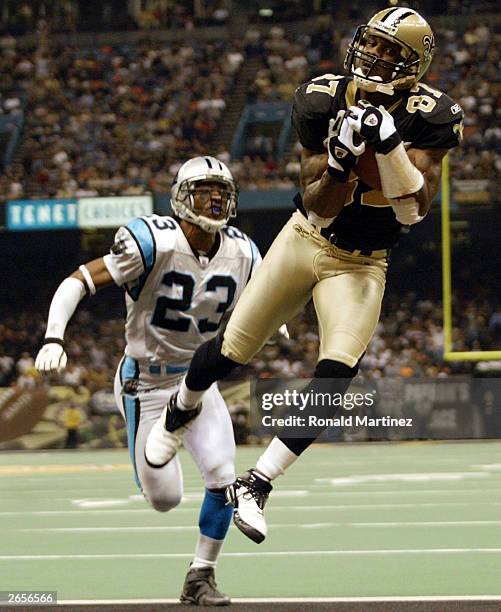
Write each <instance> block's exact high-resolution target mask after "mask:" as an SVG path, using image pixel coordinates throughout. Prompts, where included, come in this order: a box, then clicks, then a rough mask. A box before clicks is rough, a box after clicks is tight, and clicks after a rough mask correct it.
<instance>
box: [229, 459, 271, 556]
mask: <svg viewBox="0 0 501 612" xmlns="http://www.w3.org/2000/svg"><path fill="white" fill-rule="evenodd" d="M272 489H273V487H272V486H271V483H270V482H268V481H267V480H265V479H264V478H261V477H260V476H259V474H258V473H257V472H256V471H255V470H249V471H247V472H245V473H244V474H242V476H240V477H239V478H237V479H236V480H235V482H234V483H233V484H231V485H230V486H229V487H227V488H226V499H227V500H228V502H229V503H230V504H233V506H234V508H235V509H234V511H233V522H234V523H235V525H236V526H237V527H238V529H240V531H241V532H242V533H244V534H245V535H246V536H247V537H248V538H250V539H251V540H253V541H254V542H256V544H260V543H261V542H262V541H263V540H264V539H265V537H266V533H267V531H268V527H267V526H266V521H265V519H264V506H265V504H266V502H267V501H268V495H269V494H270V492H271V490H272Z"/></svg>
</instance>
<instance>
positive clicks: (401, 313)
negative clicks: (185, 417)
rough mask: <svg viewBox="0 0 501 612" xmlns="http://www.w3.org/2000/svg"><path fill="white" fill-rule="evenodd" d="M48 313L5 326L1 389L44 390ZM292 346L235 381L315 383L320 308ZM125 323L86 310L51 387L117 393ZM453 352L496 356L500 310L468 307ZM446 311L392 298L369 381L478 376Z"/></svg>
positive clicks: (297, 330) (0, 341)
mask: <svg viewBox="0 0 501 612" xmlns="http://www.w3.org/2000/svg"><path fill="white" fill-rule="evenodd" d="M45 318H46V315H45V313H40V312H33V311H24V312H21V313H16V314H15V315H14V314H13V315H12V316H9V317H5V318H3V319H2V320H0V387H1V386H7V385H11V384H16V385H18V386H22V387H26V388H32V387H35V386H37V385H38V384H43V381H42V379H41V377H40V376H39V375H38V374H37V372H36V370H35V368H34V360H33V358H34V355H35V354H36V352H37V350H38V347H39V346H40V344H41V341H42V339H43V336H44V333H45ZM288 327H289V332H290V339H288V340H286V339H284V338H281V337H276V338H275V339H274V340H273V341H272V342H271V343H269V344H268V345H266V346H265V347H264V348H263V350H262V351H261V352H260V353H259V354H258V356H257V357H256V358H255V359H254V360H253V361H252V363H251V364H250V365H249V366H247V367H246V368H245V371H243V370H242V369H240V371H237V374H236V378H242V377H243V376H249V375H250V376H259V377H265V378H303V377H308V376H311V375H312V373H313V370H314V368H315V364H316V360H317V355H318V333H317V325H316V321H315V315H314V311H313V308H311V307H308V308H307V309H306V310H305V312H304V313H303V314H301V315H300V316H298V317H297V318H296V319H294V320H293V321H292V322H291V323H290V324H289V326H288ZM123 329H124V320H123V319H122V318H108V317H107V316H106V315H105V314H104V313H103V312H101V313H99V312H95V311H90V310H85V309H84V308H81V309H80V310H78V311H77V313H76V314H75V316H74V319H73V321H72V322H71V323H70V325H69V327H68V331H67V333H66V338H67V352H68V367H67V370H66V371H65V372H63V373H62V374H60V375H57V376H54V377H53V380H52V382H53V383H58V384H63V385H69V386H74V387H78V386H80V385H84V386H85V387H87V388H88V389H89V391H90V392H91V393H95V392H97V391H100V390H102V389H110V388H111V387H112V385H113V377H114V375H115V370H116V367H117V365H118V362H119V360H120V359H121V356H122V354H123V349H124V339H123ZM453 335H454V350H459V351H462V350H490V349H496V348H498V347H499V344H500V342H501V307H498V308H496V307H494V306H493V304H492V301H490V300H487V299H485V298H484V297H479V298H476V299H470V300H468V301H467V302H463V303H462V308H461V310H460V311H459V312H458V314H457V316H456V318H455V320H454V333H453ZM442 352H443V337H442V309H441V305H440V304H438V303H437V302H435V301H432V300H426V299H421V298H419V297H418V296H417V295H416V294H413V293H409V294H407V295H405V296H403V297H402V296H397V295H391V294H390V295H388V296H386V298H385V301H384V303H383V313H382V316H381V319H380V322H379V324H378V327H377V331H376V333H375V335H374V338H373V340H372V342H371V344H370V345H369V349H368V351H367V354H366V355H365V357H364V359H363V361H362V367H361V371H362V374H363V375H364V376H365V377H368V378H379V377H382V376H405V377H430V378H435V377H445V376H448V375H450V374H461V373H475V368H476V367H477V365H476V364H471V363H459V362H457V363H445V362H444V361H443V359H442Z"/></svg>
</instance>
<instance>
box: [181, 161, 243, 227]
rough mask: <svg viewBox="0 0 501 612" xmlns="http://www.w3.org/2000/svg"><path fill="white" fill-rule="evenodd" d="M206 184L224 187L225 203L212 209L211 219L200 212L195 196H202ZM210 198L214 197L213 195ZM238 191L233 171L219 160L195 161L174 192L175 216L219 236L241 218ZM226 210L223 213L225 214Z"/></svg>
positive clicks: (189, 163)
mask: <svg viewBox="0 0 501 612" xmlns="http://www.w3.org/2000/svg"><path fill="white" fill-rule="evenodd" d="M204 182H217V183H221V185H222V187H223V189H222V190H221V202H220V203H219V204H217V203H213V204H212V206H211V209H212V212H213V214H214V216H215V217H216V216H217V217H218V218H211V217H209V216H206V215H205V214H201V213H200V212H197V210H196V203H195V198H194V196H195V194H196V193H197V191H198V193H201V191H202V190H203V186H202V185H201V183H204ZM209 197H210V195H209ZM237 199H238V187H237V184H236V183H235V181H234V179H233V176H232V174H231V172H230V170H229V168H228V167H227V166H226V165H225V164H223V162H221V161H219V160H218V159H216V158H215V157H209V156H207V157H193V158H192V159H189V160H188V161H187V162H185V163H184V164H183V165H182V166H181V168H179V171H178V173H177V175H176V178H175V179H174V182H173V183H172V189H171V207H172V210H173V211H174V214H175V215H177V216H178V217H179V218H180V219H185V220H186V221H189V222H190V223H194V224H195V225H198V226H199V227H201V228H202V229H203V230H204V231H206V232H210V233H211V234H213V233H215V232H217V230H219V229H220V228H221V227H223V225H226V223H228V220H229V219H230V218H231V217H236V215H237ZM221 210H222V212H221Z"/></svg>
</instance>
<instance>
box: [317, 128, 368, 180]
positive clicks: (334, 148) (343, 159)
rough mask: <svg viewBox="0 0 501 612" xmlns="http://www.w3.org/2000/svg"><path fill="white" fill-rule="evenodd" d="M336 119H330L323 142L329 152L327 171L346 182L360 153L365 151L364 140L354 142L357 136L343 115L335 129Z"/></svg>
mask: <svg viewBox="0 0 501 612" xmlns="http://www.w3.org/2000/svg"><path fill="white" fill-rule="evenodd" d="M337 123H339V122H338V120H336V119H331V120H330V124H329V136H328V137H327V139H326V141H325V144H326V146H327V150H328V152H329V158H328V167H327V171H328V172H329V174H330V175H331V176H332V177H333V178H335V179H336V180H337V181H339V182H342V183H346V181H347V180H348V178H349V176H350V172H351V171H352V170H353V168H354V166H355V163H356V161H357V159H358V157H359V156H360V155H362V153H363V152H364V151H365V142H363V141H362V142H361V143H360V144H355V138H358V137H357V135H356V133H355V131H354V130H353V128H352V126H351V125H350V124H349V122H348V120H347V117H346V116H345V117H343V119H342V121H341V124H340V125H339V129H337V130H336V124H337Z"/></svg>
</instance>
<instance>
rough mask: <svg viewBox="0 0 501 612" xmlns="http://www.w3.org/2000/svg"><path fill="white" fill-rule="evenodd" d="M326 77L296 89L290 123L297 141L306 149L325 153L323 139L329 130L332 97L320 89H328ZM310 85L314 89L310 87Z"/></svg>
mask: <svg viewBox="0 0 501 612" xmlns="http://www.w3.org/2000/svg"><path fill="white" fill-rule="evenodd" d="M324 80H325V83H329V82H330V81H329V80H328V79H327V78H326V79H321V80H316V81H317V82H315V83H312V82H309V83H304V84H303V85H301V86H300V87H298V88H297V89H296V93H295V94H294V102H293V106H292V118H291V120H292V125H293V126H294V128H295V130H296V132H297V135H298V138H299V142H300V143H301V144H302V145H303V147H305V148H306V149H310V150H312V151H317V152H318V153H325V147H324V140H325V138H327V134H328V131H329V119H330V117H331V116H332V115H331V105H332V102H333V97H332V96H331V95H329V93H327V91H322V90H321V88H322V87H323V88H324V89H325V90H328V89H329V87H328V85H327V84H323V82H324ZM312 87H313V88H314V89H312Z"/></svg>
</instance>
